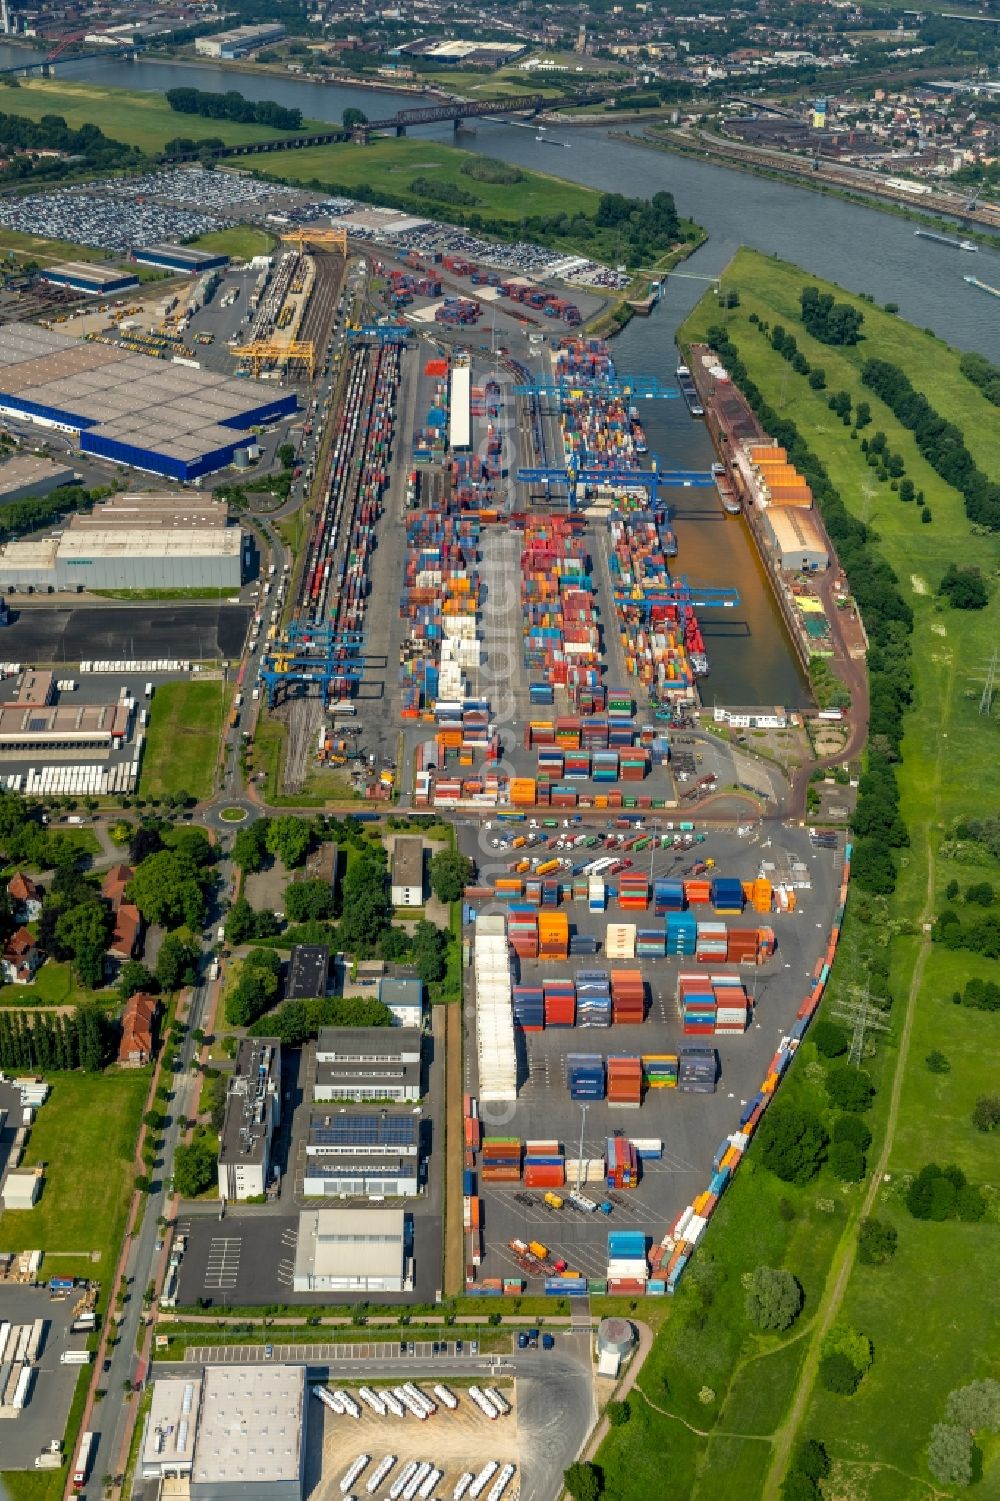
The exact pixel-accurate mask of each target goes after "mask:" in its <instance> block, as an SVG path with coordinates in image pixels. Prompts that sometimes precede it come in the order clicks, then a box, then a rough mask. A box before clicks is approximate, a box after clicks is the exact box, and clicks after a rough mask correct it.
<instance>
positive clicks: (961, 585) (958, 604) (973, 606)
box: [938, 563, 990, 610]
mask: <svg viewBox="0 0 1000 1501" xmlns="http://www.w3.org/2000/svg"><path fill="white" fill-rule="evenodd" d="M938 593H939V594H940V595H941V597H942V599H946V600H947V601H948V603H949V604H950V605H951V607H952V609H953V610H983V609H985V608H986V606H987V605H988V604H989V602H990V591H989V589H988V587H987V584H986V580H985V579H984V578H983V576H982V574H981V573H980V571H979V569H978V568H959V567H957V566H956V565H955V564H954V563H949V564H948V567H947V569H946V570H945V575H944V578H943V579H942V580H941V582H940V584H939V585H938Z"/></svg>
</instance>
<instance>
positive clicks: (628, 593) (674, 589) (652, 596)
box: [611, 575, 740, 620]
mask: <svg viewBox="0 0 1000 1501" xmlns="http://www.w3.org/2000/svg"><path fill="white" fill-rule="evenodd" d="M611 597H612V599H613V600H614V602H615V604H616V605H627V606H628V607H629V609H633V610H638V611H639V612H640V613H641V614H642V615H643V616H644V617H645V618H646V619H647V620H648V619H649V617H650V615H651V614H652V612H653V610H654V608H656V607H657V606H662V605H674V606H676V607H679V608H680V609H682V610H686V609H692V610H693V609H702V610H732V609H735V607H736V606H737V605H738V604H739V602H740V591H739V590H738V589H727V588H717V587H715V586H714V585H712V586H709V585H703V584H689V583H688V581H687V579H686V578H684V577H683V575H678V576H677V577H676V578H670V579H668V580H665V581H664V582H663V584H662V585H652V584H649V583H646V584H643V585H639V586H631V587H630V586H629V585H627V584H619V583H616V582H615V577H614V576H612V580H611Z"/></svg>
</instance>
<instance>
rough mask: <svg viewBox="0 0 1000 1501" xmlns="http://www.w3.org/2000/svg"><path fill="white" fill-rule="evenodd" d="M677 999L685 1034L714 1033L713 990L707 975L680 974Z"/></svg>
mask: <svg viewBox="0 0 1000 1501" xmlns="http://www.w3.org/2000/svg"><path fill="white" fill-rule="evenodd" d="M677 1001H678V1005H679V1006H680V1012H681V1022H682V1024H683V1027H684V1033H685V1036H688V1037H691V1036H697V1035H699V1034H701V1035H703V1036H706V1037H711V1036H713V1035H714V1033H715V992H714V991H713V989H712V982H711V980H710V979H709V978H708V976H707V975H697V974H687V975H683V974H682V975H680V976H679V977H678V980H677Z"/></svg>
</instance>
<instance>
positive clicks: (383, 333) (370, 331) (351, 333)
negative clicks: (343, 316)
mask: <svg viewBox="0 0 1000 1501" xmlns="http://www.w3.org/2000/svg"><path fill="white" fill-rule="evenodd" d="M412 333H413V330H412V329H411V328H407V327H406V325H405V324H404V323H366V324H364V325H363V326H362V327H361V328H351V329H348V332H347V342H348V344H357V343H359V342H360V340H362V339H374V340H375V342H376V343H377V344H405V343H406V341H407V339H409V338H410V336H411V334H412Z"/></svg>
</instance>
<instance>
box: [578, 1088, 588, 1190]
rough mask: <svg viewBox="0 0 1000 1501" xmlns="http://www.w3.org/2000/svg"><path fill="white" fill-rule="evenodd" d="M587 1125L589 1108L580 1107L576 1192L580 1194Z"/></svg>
mask: <svg viewBox="0 0 1000 1501" xmlns="http://www.w3.org/2000/svg"><path fill="white" fill-rule="evenodd" d="M586 1125H587V1106H586V1105H585V1104H583V1105H581V1106H580V1151H579V1153H578V1155H577V1159H576V1191H577V1193H579V1192H580V1184H581V1182H582V1181H583V1133H584V1130H585V1128H586Z"/></svg>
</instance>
